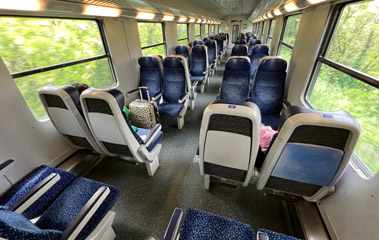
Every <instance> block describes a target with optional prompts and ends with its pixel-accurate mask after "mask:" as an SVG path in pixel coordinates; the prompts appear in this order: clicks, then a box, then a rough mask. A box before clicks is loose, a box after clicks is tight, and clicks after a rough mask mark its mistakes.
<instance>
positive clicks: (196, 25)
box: [195, 24, 201, 39]
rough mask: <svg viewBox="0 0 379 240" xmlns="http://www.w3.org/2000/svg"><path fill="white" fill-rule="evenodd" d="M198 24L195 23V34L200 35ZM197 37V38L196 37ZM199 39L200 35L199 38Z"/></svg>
mask: <svg viewBox="0 0 379 240" xmlns="http://www.w3.org/2000/svg"><path fill="white" fill-rule="evenodd" d="M200 31H201V30H200V24H195V36H200V35H201V32H200ZM196 39H197V38H196ZM199 39H201V36H200V38H199Z"/></svg>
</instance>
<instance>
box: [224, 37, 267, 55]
mask: <svg viewBox="0 0 379 240" xmlns="http://www.w3.org/2000/svg"><path fill="white" fill-rule="evenodd" d="M259 44H262V42H261V40H259V39H251V40H249V42H246V40H244V39H242V40H237V41H236V42H235V45H234V46H233V49H232V53H231V56H251V55H252V54H253V48H254V46H256V45H259ZM242 46H244V47H242ZM245 48H246V50H245Z"/></svg>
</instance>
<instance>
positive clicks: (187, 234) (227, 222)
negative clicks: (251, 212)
mask: <svg viewBox="0 0 379 240" xmlns="http://www.w3.org/2000/svg"><path fill="white" fill-rule="evenodd" d="M179 239H180V240H201V239H220V240H221V239H234V240H242V239H243V240H248V239H249V240H251V239H254V232H253V229H252V228H251V227H250V225H248V224H246V223H242V222H238V221H236V220H232V219H229V218H225V217H221V216H217V215H215V214H212V213H208V212H204V211H201V210H198V209H194V208H190V209H188V211H187V214H186V217H185V219H184V223H183V227H182V232H181V234H180V238H179Z"/></svg>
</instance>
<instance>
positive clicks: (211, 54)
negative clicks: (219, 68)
mask: <svg viewBox="0 0 379 240" xmlns="http://www.w3.org/2000/svg"><path fill="white" fill-rule="evenodd" d="M205 45H206V46H207V48H208V63H209V66H211V68H213V67H214V64H215V63H216V58H217V53H216V49H217V43H216V41H215V40H209V41H207V42H206V43H205Z"/></svg>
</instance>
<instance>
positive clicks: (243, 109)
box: [199, 100, 261, 186]
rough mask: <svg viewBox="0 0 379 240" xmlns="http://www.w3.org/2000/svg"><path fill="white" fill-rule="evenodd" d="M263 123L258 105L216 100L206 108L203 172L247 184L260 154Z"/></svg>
mask: <svg viewBox="0 0 379 240" xmlns="http://www.w3.org/2000/svg"><path fill="white" fill-rule="evenodd" d="M260 125H261V116H260V113H259V108H258V106H257V105H255V104H253V103H251V102H243V103H236V104H231V103H228V102H225V101H222V100H214V101H212V102H211V103H210V104H209V105H208V106H207V108H206V109H205V110H204V114H203V119H202V125H201V130H200V137H199V140H200V142H199V146H200V147H199V154H200V155H199V156H200V173H201V175H203V174H207V175H211V176H219V177H222V178H227V179H232V180H234V181H239V182H243V183H244V186H247V185H248V184H249V182H250V178H251V177H252V174H253V169H254V163H255V159H256V156H257V153H258V148H259V137H260ZM234 143H238V144H234ZM235 156H238V158H236V157H235Z"/></svg>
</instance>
